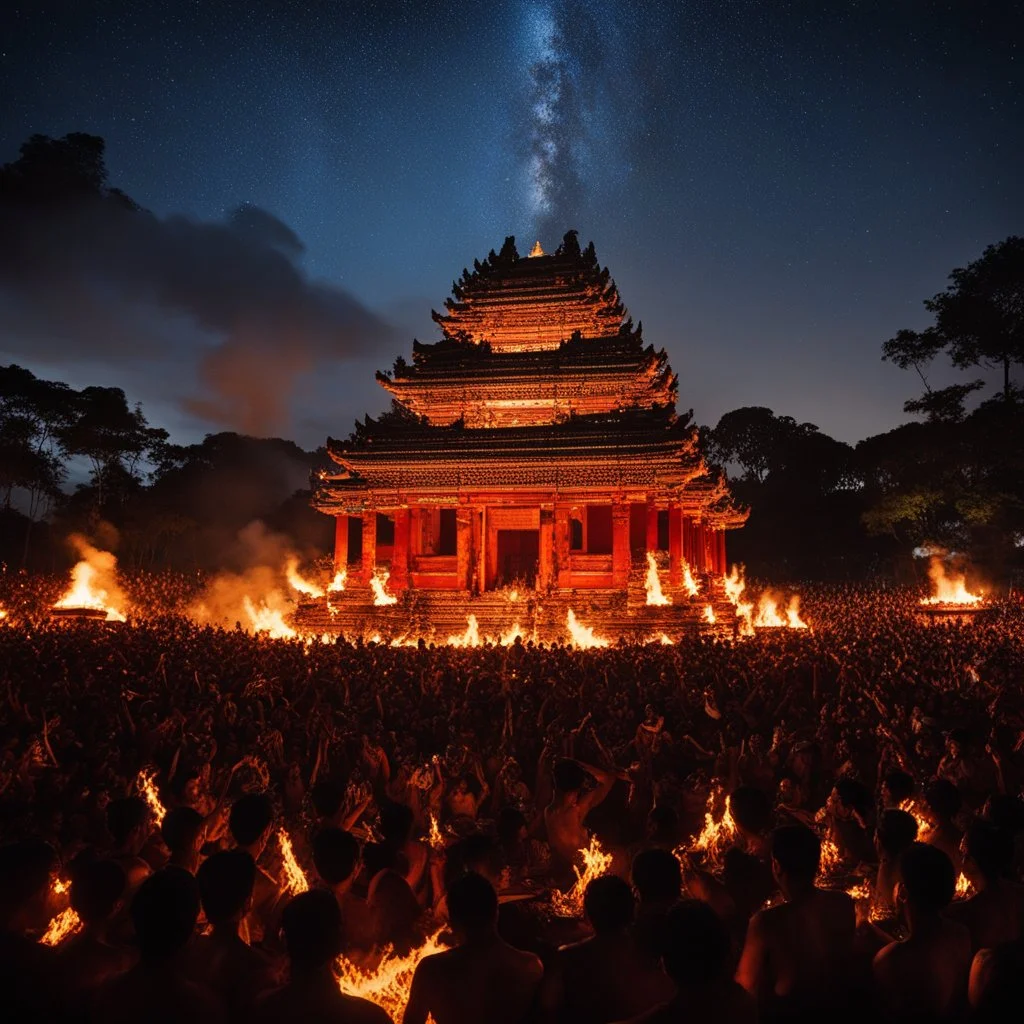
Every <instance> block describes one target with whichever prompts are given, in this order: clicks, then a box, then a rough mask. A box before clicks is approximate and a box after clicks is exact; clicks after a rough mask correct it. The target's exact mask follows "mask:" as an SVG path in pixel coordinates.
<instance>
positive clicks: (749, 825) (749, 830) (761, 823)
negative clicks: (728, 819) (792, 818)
mask: <svg viewBox="0 0 1024 1024" xmlns="http://www.w3.org/2000/svg"><path fill="white" fill-rule="evenodd" d="M729 811H730V813H731V814H732V820H733V821H735V822H736V825H737V827H738V828H739V830H740V831H741V832H743V833H745V834H747V835H750V836H764V835H767V834H768V833H769V832H770V831H771V827H772V802H771V800H769V799H768V794H767V793H765V792H763V791H762V790H760V789H758V788H757V787H756V786H739V787H738V788H736V789H735V790H733V792H732V793H731V794H730V796H729Z"/></svg>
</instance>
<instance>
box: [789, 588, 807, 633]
mask: <svg viewBox="0 0 1024 1024" xmlns="http://www.w3.org/2000/svg"><path fill="white" fill-rule="evenodd" d="M786 625H787V626H789V628H790V629H808V628H809V627H808V625H807V623H806V622H804V620H803V619H801V618H800V595H799V594H794V595H793V596H792V597H791V598H790V599H789V605H788V606H787V608H786Z"/></svg>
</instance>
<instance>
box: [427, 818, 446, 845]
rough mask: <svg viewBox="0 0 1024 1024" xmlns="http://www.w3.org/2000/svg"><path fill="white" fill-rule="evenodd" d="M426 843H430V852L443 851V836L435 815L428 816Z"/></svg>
mask: <svg viewBox="0 0 1024 1024" xmlns="http://www.w3.org/2000/svg"><path fill="white" fill-rule="evenodd" d="M427 842H428V843H430V848H431V849H432V850H443V849H444V836H443V835H442V834H441V827H440V826H439V825H438V823H437V815H436V814H431V815H430V833H429V835H428V837H427Z"/></svg>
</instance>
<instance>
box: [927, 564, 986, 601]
mask: <svg viewBox="0 0 1024 1024" xmlns="http://www.w3.org/2000/svg"><path fill="white" fill-rule="evenodd" d="M928 578H929V579H930V580H931V581H932V590H933V593H932V596H931V597H923V598H921V604H926V605H936V604H957V605H976V604H981V602H982V601H983V600H984V596H983V595H982V594H972V593H971V592H970V591H969V590H968V589H967V578H966V577H965V576H964V575H963V573H960V574H958V575H949V576H947V575H946V567H945V566H944V565H943V564H942V559H941V558H939V557H938V556H937V555H934V556H932V560H931V562H930V563H929V565H928Z"/></svg>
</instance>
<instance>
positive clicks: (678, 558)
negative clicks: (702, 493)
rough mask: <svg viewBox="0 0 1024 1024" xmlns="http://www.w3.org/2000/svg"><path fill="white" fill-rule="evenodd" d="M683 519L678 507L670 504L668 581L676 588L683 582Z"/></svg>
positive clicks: (673, 503) (672, 503)
mask: <svg viewBox="0 0 1024 1024" xmlns="http://www.w3.org/2000/svg"><path fill="white" fill-rule="evenodd" d="M682 562H683V517H682V515H681V513H680V511H679V506H678V505H677V504H676V503H675V502H670V503H669V506H668V581H669V584H670V585H671V586H673V587H678V586H679V585H680V584H681V583H682V581H683V566H682Z"/></svg>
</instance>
